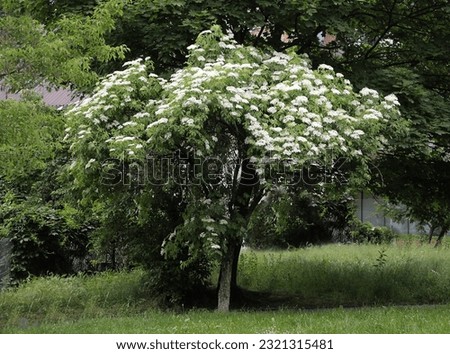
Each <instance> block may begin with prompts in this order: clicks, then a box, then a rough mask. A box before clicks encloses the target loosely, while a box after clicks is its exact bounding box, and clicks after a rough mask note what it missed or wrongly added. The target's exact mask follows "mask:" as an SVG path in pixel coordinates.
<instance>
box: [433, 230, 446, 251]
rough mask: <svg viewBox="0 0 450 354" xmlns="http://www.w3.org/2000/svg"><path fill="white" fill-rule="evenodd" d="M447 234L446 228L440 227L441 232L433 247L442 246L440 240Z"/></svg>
mask: <svg viewBox="0 0 450 354" xmlns="http://www.w3.org/2000/svg"><path fill="white" fill-rule="evenodd" d="M447 232H448V228H445V227H442V229H441V232H440V233H439V236H438V238H437V240H436V244H435V245H434V247H439V246H440V245H441V244H442V239H443V238H444V236H445V234H446V233H447Z"/></svg>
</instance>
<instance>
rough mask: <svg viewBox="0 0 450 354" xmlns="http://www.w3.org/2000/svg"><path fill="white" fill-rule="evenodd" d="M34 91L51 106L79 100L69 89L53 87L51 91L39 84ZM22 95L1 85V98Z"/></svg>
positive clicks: (14, 97) (15, 98) (13, 97)
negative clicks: (11, 91)
mask: <svg viewBox="0 0 450 354" xmlns="http://www.w3.org/2000/svg"><path fill="white" fill-rule="evenodd" d="M34 91H35V92H36V93H38V94H40V95H41V96H42V98H43V100H44V103H45V104H47V105H49V106H55V107H63V106H67V105H68V104H71V103H74V102H76V101H78V100H79V97H77V96H76V95H75V94H74V93H73V92H72V91H70V90H68V89H56V90H55V89H51V90H50V91H49V90H48V89H47V88H45V87H44V86H38V87H36V88H35V89H34ZM20 97H21V95H20V93H9V92H8V91H7V90H6V88H5V87H4V86H2V85H0V100H6V99H13V100H20Z"/></svg>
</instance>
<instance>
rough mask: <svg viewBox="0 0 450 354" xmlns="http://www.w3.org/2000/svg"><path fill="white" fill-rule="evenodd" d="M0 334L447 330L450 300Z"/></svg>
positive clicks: (193, 314)
mask: <svg viewBox="0 0 450 354" xmlns="http://www.w3.org/2000/svg"><path fill="white" fill-rule="evenodd" d="M2 333H299V334H302V333H438V334H439V333H450V305H439V306H415V307H381V308H355V309H343V308H338V309H327V310H296V311H294V310H279V311H233V312H231V313H229V314H222V313H216V312H213V311H206V310H191V311H188V312H185V313H173V312H160V311H146V312H144V313H142V314H139V315H133V316H118V317H114V316H105V317H98V318H82V319H78V320H72V321H70V320H69V321H68V320H63V321H59V322H55V323H41V324H37V323H34V324H33V323H26V322H22V324H18V325H16V326H13V327H9V328H5V329H4V330H3V332H2Z"/></svg>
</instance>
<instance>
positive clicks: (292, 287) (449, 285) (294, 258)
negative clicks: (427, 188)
mask: <svg viewBox="0 0 450 354" xmlns="http://www.w3.org/2000/svg"><path fill="white" fill-rule="evenodd" d="M238 274H239V278H238V283H239V285H240V286H242V287H244V288H246V289H249V290H254V291H261V292H267V293H272V294H278V295H287V296H291V297H295V302H296V303H297V304H298V305H299V306H339V305H349V306H352V305H355V306H360V305H373V304H423V303H447V302H449V301H450V250H449V248H447V247H445V248H441V249H435V248H431V247H428V246H419V245H414V244H410V245H406V246H401V247H399V246H396V245H386V246H377V245H327V246H322V247H309V248H304V249H298V250H294V251H270V252H268V251H248V250H246V251H244V252H243V253H242V255H241V259H240V264H239V273H238Z"/></svg>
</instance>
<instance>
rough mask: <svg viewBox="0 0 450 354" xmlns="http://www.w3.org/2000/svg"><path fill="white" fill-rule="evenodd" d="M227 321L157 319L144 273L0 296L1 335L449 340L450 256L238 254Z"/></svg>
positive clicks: (412, 247)
mask: <svg viewBox="0 0 450 354" xmlns="http://www.w3.org/2000/svg"><path fill="white" fill-rule="evenodd" d="M238 282H239V284H240V286H241V287H242V288H245V289H246V290H248V291H247V292H246V293H245V294H247V300H250V302H249V303H248V304H247V303H245V302H244V303H243V304H241V307H240V308H236V309H235V310H234V311H232V312H231V313H229V314H220V313H216V312H214V311H212V310H206V309H195V310H185V311H177V312H175V311H161V310H158V309H157V308H156V306H155V304H154V302H153V301H152V298H151V297H150V296H149V292H148V289H147V288H146V287H145V286H143V284H144V283H145V273H144V272H143V271H141V270H134V271H132V272H117V273H112V272H106V273H101V274H97V275H95V276H82V275H80V276H76V277H66V278H64V277H46V278H37V279H33V280H30V281H29V282H26V283H24V284H22V285H21V286H19V287H18V288H16V289H12V290H8V291H4V292H2V293H0V333H450V247H448V245H447V246H444V247H442V248H441V249H434V248H432V247H430V246H429V245H420V244H417V243H416V242H411V243H408V242H406V243H405V242H404V240H403V241H402V243H401V244H398V243H397V244H395V243H394V244H392V245H384V246H375V245H327V246H322V247H309V248H304V249H299V250H294V251H270V252H269V251H249V250H245V251H244V252H243V253H242V256H241V260H240V265H239V279H238Z"/></svg>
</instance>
